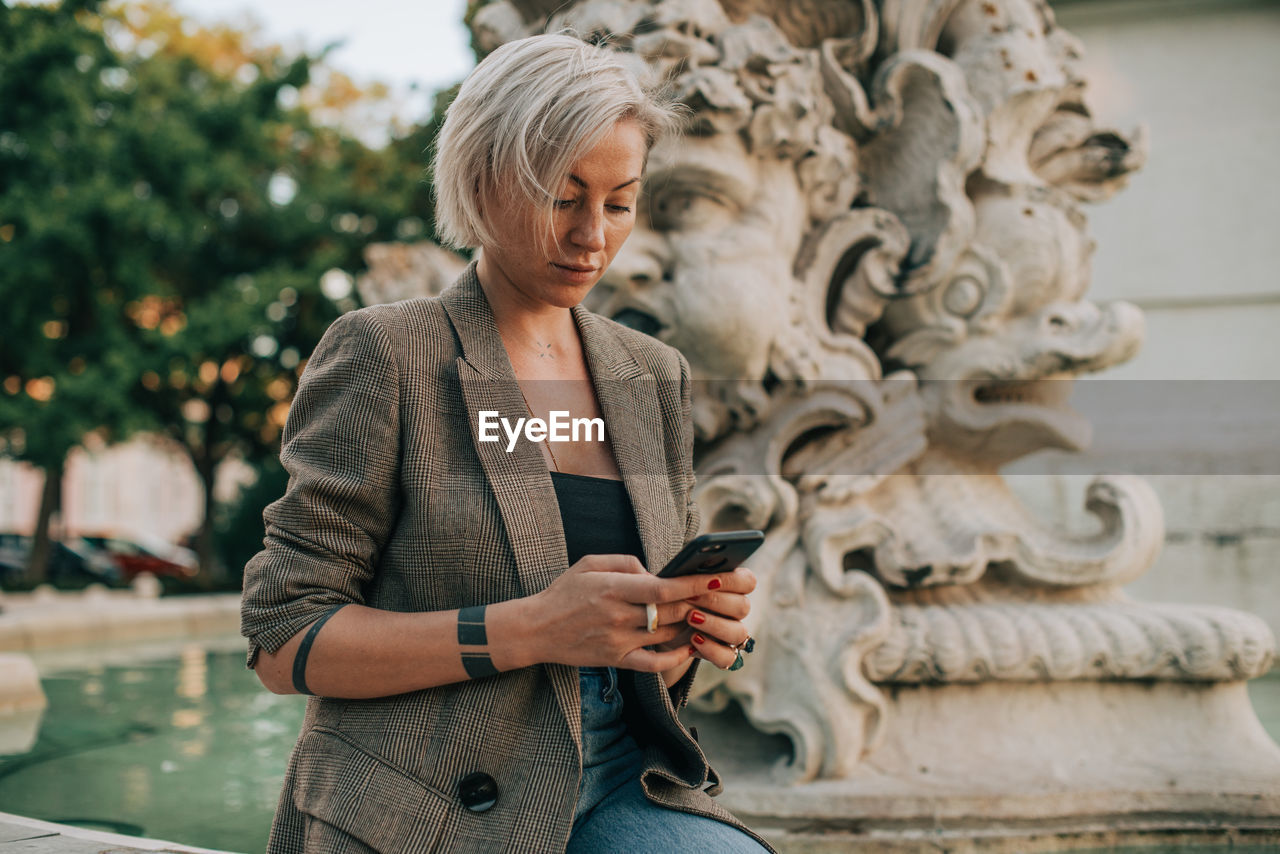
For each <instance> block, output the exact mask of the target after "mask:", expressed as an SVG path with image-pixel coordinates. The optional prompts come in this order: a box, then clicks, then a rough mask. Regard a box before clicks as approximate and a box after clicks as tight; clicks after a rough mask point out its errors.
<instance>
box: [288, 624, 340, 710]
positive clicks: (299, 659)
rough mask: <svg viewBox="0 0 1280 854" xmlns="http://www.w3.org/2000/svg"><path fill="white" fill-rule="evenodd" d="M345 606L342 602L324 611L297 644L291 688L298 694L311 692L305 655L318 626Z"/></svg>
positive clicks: (307, 654) (309, 651) (308, 651)
mask: <svg viewBox="0 0 1280 854" xmlns="http://www.w3.org/2000/svg"><path fill="white" fill-rule="evenodd" d="M346 606H347V603H346V602H343V603H342V604H341V605H335V606H333V607H332V608H330V609H329V610H328V611H326V612H325V614H324V616H323V617H321V618H320V619H318V620H316V621H315V622H314V623H312V624H311V628H310V629H309V630H308V631H307V633H306V635H304V636H303V638H302V643H301V644H299V645H298V652H297V653H296V654H295V655H294V656H293V690H295V691H297V692H298V693H299V694H310V693H311V689H310V688H308V687H307V657H308V656H309V655H311V644H312V642H313V641H315V639H316V635H317V634H319V633H320V627H321V626H323V625H324V624H325V623H326V622H328V620H329V618H330V617H332V616H333V615H334V614H336V613H338V612H339V611H341V610H342V609H343V608H345V607H346Z"/></svg>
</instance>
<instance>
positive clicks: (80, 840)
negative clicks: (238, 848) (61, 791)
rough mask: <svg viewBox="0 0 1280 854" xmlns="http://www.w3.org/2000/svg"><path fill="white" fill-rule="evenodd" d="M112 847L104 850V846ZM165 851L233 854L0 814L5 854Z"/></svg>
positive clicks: (0, 845)
mask: <svg viewBox="0 0 1280 854" xmlns="http://www.w3.org/2000/svg"><path fill="white" fill-rule="evenodd" d="M104 844H105V845H110V846H111V847H110V848H107V849H104V848H103V845H104ZM135 851H138V852H141V851H163V852H169V854H232V853H231V852H226V851H217V850H214V849H212V848H194V847H192V846H189V845H178V844H176V843H173V842H165V841H163V840H160V839H144V838H142V837H139V836H123V835H121V834H118V833H103V832H100V831H95V830H86V829H84V828H79V827H72V826H70V825H65V824H54V823H53V822H50V821H40V820H38V819H34V818H25V817H24V816H20V815H13V814H12V813H5V812H0V852H5V854H18V852H30V854H129V852H135Z"/></svg>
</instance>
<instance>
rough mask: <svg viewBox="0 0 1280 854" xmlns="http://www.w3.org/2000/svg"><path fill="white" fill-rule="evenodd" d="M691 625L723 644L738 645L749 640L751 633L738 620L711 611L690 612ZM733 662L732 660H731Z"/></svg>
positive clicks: (703, 634)
mask: <svg viewBox="0 0 1280 854" xmlns="http://www.w3.org/2000/svg"><path fill="white" fill-rule="evenodd" d="M688 621H689V625H690V626H692V627H693V629H694V631H695V632H697V633H698V634H700V635H702V636H704V637H710V638H714V639H715V640H718V641H720V642H721V643H723V644H726V645H731V646H737V645H739V644H744V643H746V642H747V638H749V637H751V634H750V633H749V632H748V631H747V627H746V626H744V625H742V623H740V622H738V621H737V620H730V619H726V618H725V617H722V616H720V615H718V614H712V613H710V612H709V611H702V610H698V609H695V610H693V611H690V612H689V616H688ZM730 663H732V662H730Z"/></svg>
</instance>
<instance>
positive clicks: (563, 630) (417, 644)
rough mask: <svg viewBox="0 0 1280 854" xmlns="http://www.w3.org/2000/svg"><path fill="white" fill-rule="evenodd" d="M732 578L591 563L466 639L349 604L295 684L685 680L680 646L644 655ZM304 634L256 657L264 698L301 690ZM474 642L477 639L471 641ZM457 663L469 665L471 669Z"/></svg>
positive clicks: (472, 618) (317, 640) (356, 691)
mask: <svg viewBox="0 0 1280 854" xmlns="http://www.w3.org/2000/svg"><path fill="white" fill-rule="evenodd" d="M739 574H740V573H738V574H735V573H721V574H719V575H715V576H685V577H683V578H657V577H656V576H653V575H650V574H648V573H647V572H645V571H644V568H643V567H642V566H641V565H640V563H639V561H637V560H636V559H635V558H633V557H631V556H629V555H588V556H587V557H584V558H583V559H582V560H580V561H578V562H577V563H575V564H574V565H573V566H572V567H570V568H569V570H568V571H567V572H565V573H564V574H563V575H561V576H560V577H559V578H557V579H556V580H555V581H554V582H552V584H551V585H550V586H549V587H548V588H547V589H546V590H544V591H542V592H541V593H538V594H535V595H533V596H528V597H524V598H521V599H514V600H510V601H507V602H499V603H495V604H492V605H488V606H486V607H485V608H484V609H483V615H482V616H479V617H477V610H478V609H466V611H467V612H468V613H467V614H466V615H465V616H466V617H467V618H468V620H467V626H466V627H465V628H464V629H463V630H461V631H460V629H459V622H460V619H459V612H458V611H456V610H451V611H435V612H429V613H400V612H392V611H382V610H379V609H376V608H368V607H365V606H363V605H356V604H353V605H347V606H344V607H342V608H341V609H340V610H338V611H337V612H336V613H335V614H334V615H333V616H332V617H331V618H330V619H329V620H328V621H326V622H325V623H324V625H323V627H322V628H321V630H320V631H319V632H318V633H316V634H315V636H314V638H313V639H312V642H311V646H310V649H309V650H308V653H307V657H306V659H305V669H304V671H303V673H302V674H301V676H302V681H303V683H304V684H305V690H306V691H307V692H308V693H312V694H318V695H320V696H325V697H346V698H353V699H355V698H369V697H383V696H389V695H392V694H401V693H405V692H408V691H418V690H422V689H424V688H433V687H436V686H439V685H447V684H450V683H453V682H461V681H465V680H467V679H471V678H478V677H480V676H482V675H484V674H486V673H491V672H501V671H505V670H513V669H516V668H520V667H529V666H532V665H534V664H538V663H542V662H548V663H556V664H568V665H576V666H587V665H594V666H615V667H623V668H627V669H630V670H642V671H648V672H661V673H666V672H674V671H676V670H679V672H680V673H681V674H682V675H683V672H684V670H685V669H687V665H688V663H689V661H690V655H691V652H690V648H689V646H688V645H687V644H680V645H679V646H677V647H675V648H673V649H669V650H666V651H662V652H659V651H655V650H652V649H648V648H647V647H649V646H651V645H654V644H662V643H665V642H668V641H671V640H672V639H674V638H676V637H678V636H679V635H681V634H682V633H683V632H684V631H685V629H686V623H685V622H684V616H685V615H687V613H688V611H689V606H688V605H687V604H686V603H685V600H687V599H689V598H691V597H694V596H697V595H698V594H699V593H700V592H704V591H707V590H708V586H709V585H710V584H711V583H712V579H716V580H717V583H718V584H720V585H722V586H724V587H729V586H741V583H742V579H741V578H739V577H738V575H739ZM643 602H654V603H656V604H658V605H659V608H658V611H659V615H660V622H661V623H662V624H661V625H660V627H659V628H658V631H657V632H656V633H654V634H650V633H649V632H648V630H647V628H646V627H645V626H644V605H643V604H638V603H643ZM479 624H483V626H484V630H483V633H481V632H479V631H478V630H477V628H476V627H477V625H479ZM307 634H308V631H307V630H306V629H304V630H302V631H299V632H298V633H297V634H296V635H294V636H293V637H292V638H290V639H289V640H288V641H287V642H286V643H285V644H284V645H283V646H281V647H280V648H279V649H278V650H276V651H275V652H274V653H269V652H266V651H265V650H264V651H263V652H261V653H260V654H259V656H258V660H257V666H256V668H255V669H256V671H257V673H258V677H259V678H260V679H261V680H262V683H263V685H265V686H266V687H267V688H268V689H269V690H271V691H273V692H275V693H279V694H292V693H299V691H300V689H301V688H302V687H303V685H299V684H298V683H297V682H295V676H294V663H295V660H296V658H297V655H298V652H299V649H300V647H301V646H302V644H303V643H304V642H305V638H306V635H307ZM481 634H483V641H484V642H483V643H476V642H474V641H476V640H478V639H479V637H480V635H481ZM464 639H465V640H466V643H463V642H461V641H463V640H464ZM464 654H466V655H469V656H472V658H471V661H472V666H471V668H468V667H467V666H466V664H464V659H463V656H464ZM681 665H684V668H681ZM490 666H491V668H492V670H489V669H488V668H489V667H490ZM677 678H678V677H677Z"/></svg>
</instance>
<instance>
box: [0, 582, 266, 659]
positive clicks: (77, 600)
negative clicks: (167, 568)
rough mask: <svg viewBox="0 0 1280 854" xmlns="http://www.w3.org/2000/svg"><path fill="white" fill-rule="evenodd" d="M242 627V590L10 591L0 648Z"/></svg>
mask: <svg viewBox="0 0 1280 854" xmlns="http://www.w3.org/2000/svg"><path fill="white" fill-rule="evenodd" d="M239 629H240V594H238V593H215V594H208V595H199V596H181V597H172V598H164V599H160V598H151V597H146V596H137V595H134V594H133V593H131V592H128V591H124V592H116V591H106V590H100V589H93V588H90V589H89V590H87V591H86V592H84V593H62V594H55V595H48V594H31V595H27V596H19V595H15V594H10V595H8V596H6V597H5V605H4V612H3V613H2V614H0V652H38V651H41V650H47V649H57V648H66V647H92V646H96V645H99V644H103V643H128V642H132V641H140V640H150V639H159V638H180V637H188V636H196V635H206V634H225V633H237V632H238V631H239Z"/></svg>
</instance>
